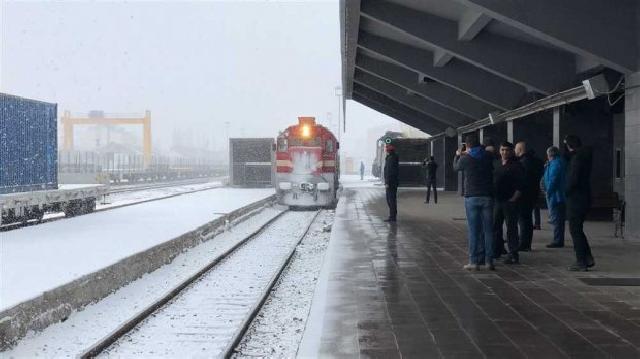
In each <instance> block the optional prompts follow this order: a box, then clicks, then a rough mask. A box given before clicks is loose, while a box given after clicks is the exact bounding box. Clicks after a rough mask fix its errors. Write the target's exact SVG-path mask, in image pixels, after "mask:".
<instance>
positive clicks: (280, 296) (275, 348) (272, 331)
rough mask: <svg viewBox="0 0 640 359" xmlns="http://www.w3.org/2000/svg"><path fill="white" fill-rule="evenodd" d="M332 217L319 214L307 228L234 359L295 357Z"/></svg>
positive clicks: (331, 212)
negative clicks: (246, 358) (309, 227)
mask: <svg viewBox="0 0 640 359" xmlns="http://www.w3.org/2000/svg"><path fill="white" fill-rule="evenodd" d="M333 215H334V213H333V211H323V212H322V213H321V214H320V215H319V216H318V219H317V220H316V221H315V223H314V224H313V225H312V226H311V229H310V231H309V233H308V234H307V236H306V237H305V238H304V239H303V240H302V243H301V244H300V245H299V246H298V248H297V249H296V253H295V254H294V257H293V259H292V261H291V262H290V263H289V266H288V267H287V268H286V269H285V271H284V272H283V274H282V277H280V280H279V282H278V283H277V284H276V286H275V288H274V290H273V291H272V292H271V294H270V296H269V299H267V301H266V302H265V305H264V306H263V307H262V309H261V310H260V313H259V314H258V315H257V316H256V318H255V320H254V321H253V322H252V323H251V326H250V327H249V330H248V331H247V334H246V335H245V337H244V338H243V339H242V341H241V342H240V344H239V345H238V347H237V348H236V351H237V353H236V354H235V355H234V357H235V358H244V357H263V358H274V357H275V358H293V357H295V356H296V351H297V350H298V345H299V343H300V341H301V340H302V334H303V333H304V328H305V326H306V323H307V318H308V315H309V309H310V308H311V301H312V299H313V293H314V290H315V287H316V282H317V280H318V275H319V273H320V268H321V267H322V262H323V259H324V254H325V252H326V249H327V246H328V244H329V238H330V237H331V232H330V230H331V225H332V223H333Z"/></svg>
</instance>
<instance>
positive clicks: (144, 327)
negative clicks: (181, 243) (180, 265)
mask: <svg viewBox="0 0 640 359" xmlns="http://www.w3.org/2000/svg"><path fill="white" fill-rule="evenodd" d="M314 217H315V212H310V211H305V212H287V213H286V214H284V215H283V216H282V217H280V218H279V219H278V220H276V221H275V222H274V223H273V224H272V225H270V226H269V227H267V228H266V229H265V230H264V231H263V232H261V233H260V234H259V235H257V236H256V237H255V238H253V239H251V240H250V241H249V242H247V243H246V244H244V245H243V246H242V247H240V248H239V249H238V250H237V251H235V252H234V253H233V254H232V255H230V256H229V257H227V258H226V259H225V260H223V261H222V262H220V264H218V265H217V266H216V267H214V268H213V269H212V270H211V271H209V272H208V273H206V274H205V275H204V276H202V277H201V278H200V279H199V280H198V281H197V282H195V283H193V284H191V285H190V286H189V287H188V288H187V289H186V290H185V291H183V292H181V293H180V295H179V296H178V297H176V298H174V299H173V300H172V301H171V302H170V303H168V304H167V305H166V306H164V307H163V308H161V309H159V310H158V311H156V312H155V313H154V314H153V316H150V317H148V318H147V319H145V320H144V321H143V322H142V323H140V324H139V325H138V326H137V327H136V328H135V329H134V330H132V331H131V332H129V333H127V334H126V335H125V336H123V337H122V338H120V340H118V341H117V342H116V343H114V344H113V345H112V346H111V347H109V348H108V349H107V350H105V352H103V353H102V354H103V355H100V357H103V356H104V357H123V358H134V357H144V358H151V357H153V358H160V357H162V358H194V357H202V358H220V357H222V355H223V354H224V351H225V350H226V348H227V347H228V346H229V345H230V344H232V341H233V339H234V337H235V335H237V333H239V332H240V330H241V328H242V326H243V324H244V323H245V321H246V320H247V318H248V316H249V314H250V312H251V310H252V309H253V308H254V307H255V306H256V305H258V303H259V302H260V300H261V299H262V297H263V295H264V294H265V291H266V290H267V288H268V286H269V284H270V283H271V281H272V280H273V279H274V277H275V275H276V274H277V273H278V271H279V270H280V268H282V266H283V265H284V262H285V260H286V258H287V257H288V256H289V253H291V250H292V249H293V248H294V247H295V246H296V245H297V243H298V240H299V239H300V237H301V236H302V234H303V233H304V232H305V231H306V228H307V226H308V225H309V224H310V223H311V221H312V220H313V218H314Z"/></svg>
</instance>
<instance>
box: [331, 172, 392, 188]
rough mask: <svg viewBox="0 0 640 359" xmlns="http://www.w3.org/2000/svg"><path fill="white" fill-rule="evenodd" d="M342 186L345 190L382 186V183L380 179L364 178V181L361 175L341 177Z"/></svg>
mask: <svg viewBox="0 0 640 359" xmlns="http://www.w3.org/2000/svg"><path fill="white" fill-rule="evenodd" d="M340 184H341V185H342V187H345V188H353V187H374V186H382V182H381V181H380V180H379V179H378V178H376V177H373V176H364V179H362V180H361V179H360V175H340Z"/></svg>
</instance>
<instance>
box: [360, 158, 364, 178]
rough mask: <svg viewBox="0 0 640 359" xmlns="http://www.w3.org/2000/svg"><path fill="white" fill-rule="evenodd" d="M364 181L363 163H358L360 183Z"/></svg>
mask: <svg viewBox="0 0 640 359" xmlns="http://www.w3.org/2000/svg"><path fill="white" fill-rule="evenodd" d="M362 180H364V162H362V161H360V181H362Z"/></svg>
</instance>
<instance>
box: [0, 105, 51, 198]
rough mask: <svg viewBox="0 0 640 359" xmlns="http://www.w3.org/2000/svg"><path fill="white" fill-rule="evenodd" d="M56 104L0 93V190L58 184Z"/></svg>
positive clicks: (33, 189) (25, 190) (29, 188)
mask: <svg viewBox="0 0 640 359" xmlns="http://www.w3.org/2000/svg"><path fill="white" fill-rule="evenodd" d="M57 133H58V131H57V105H56V104H51V103H46V102H41V101H35V100H29V99H25V98H22V97H18V96H12V95H7V94H3V93H0V193H12V192H28V191H37V190H45V189H57V188H58V150H57V147H58V143H57V142H58V135H57Z"/></svg>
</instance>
